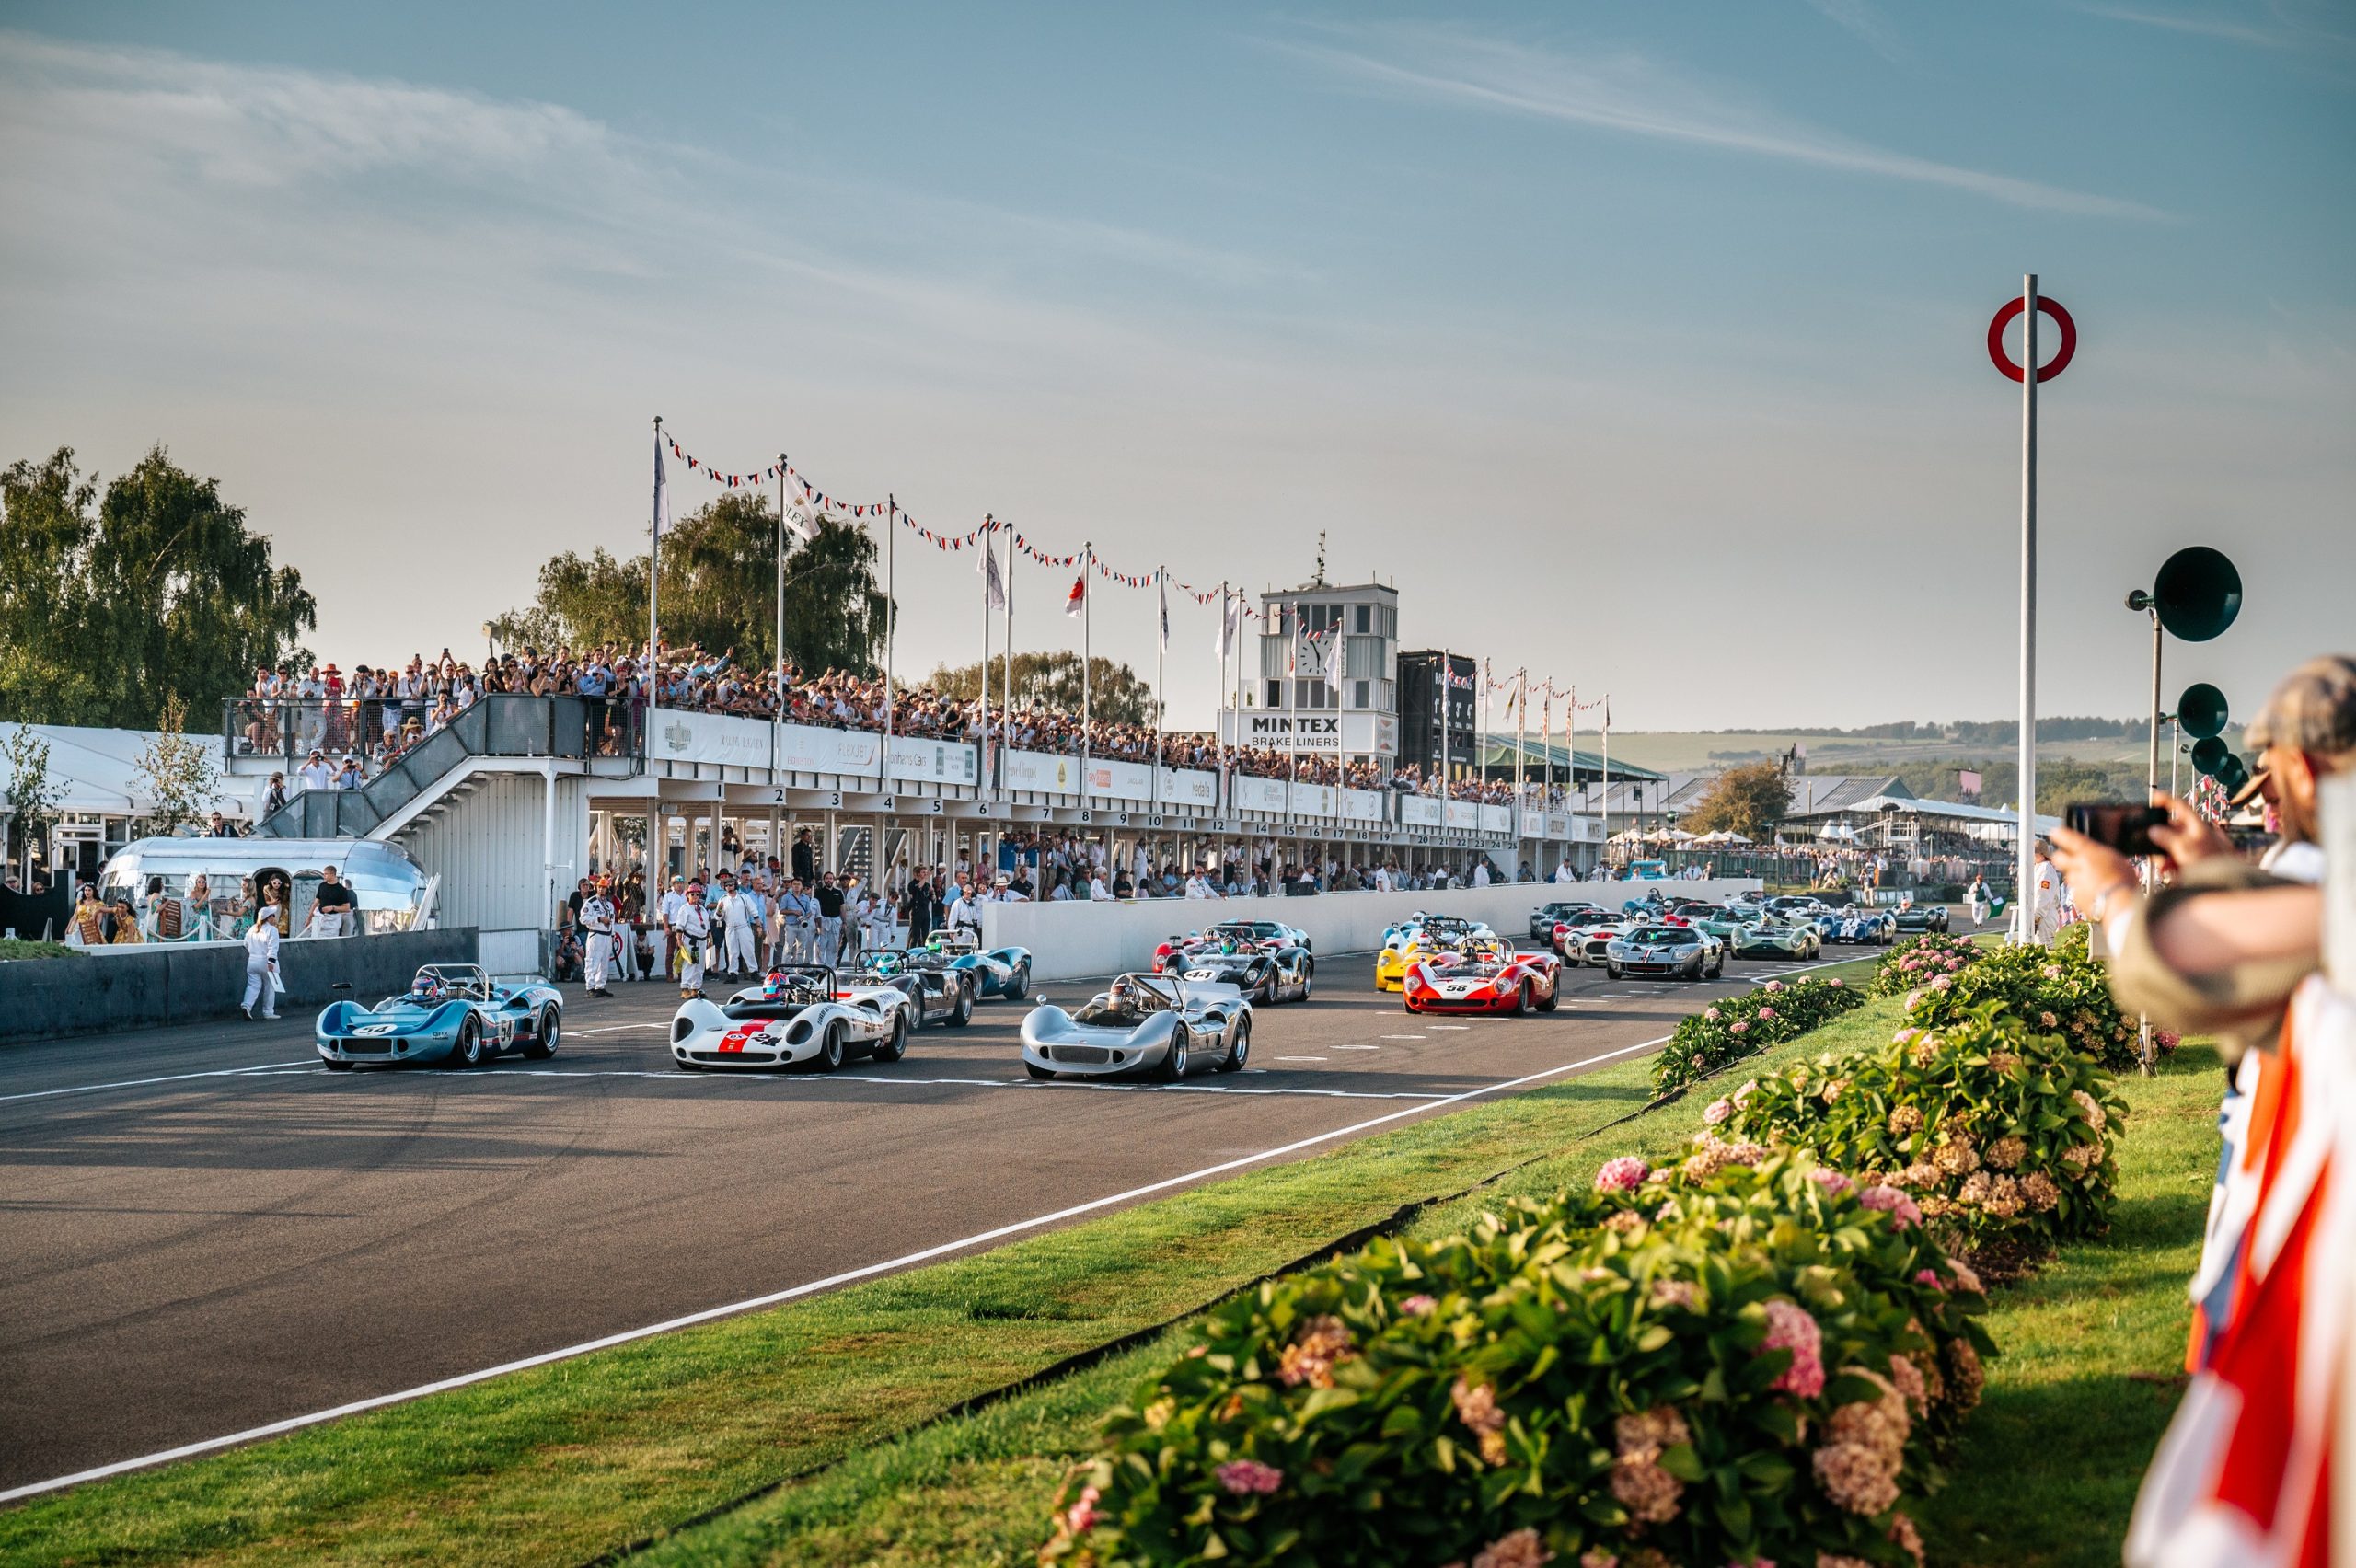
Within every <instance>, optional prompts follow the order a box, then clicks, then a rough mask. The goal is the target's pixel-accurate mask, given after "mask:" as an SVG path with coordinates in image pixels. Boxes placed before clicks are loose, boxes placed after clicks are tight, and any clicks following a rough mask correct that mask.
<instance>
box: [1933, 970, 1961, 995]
mask: <svg viewBox="0 0 2356 1568" xmlns="http://www.w3.org/2000/svg"><path fill="white" fill-rule="evenodd" d="M1931 989H1932V990H1934V991H1952V990H1954V989H1955V977H1954V976H1953V975H1951V974H1942V975H1940V976H1939V977H1938V978H1937V979H1936V980H1934V981H1932V982H1931Z"/></svg>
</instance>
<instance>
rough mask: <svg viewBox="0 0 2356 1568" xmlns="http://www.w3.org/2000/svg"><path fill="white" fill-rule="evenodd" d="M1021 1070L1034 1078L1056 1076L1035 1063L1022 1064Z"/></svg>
mask: <svg viewBox="0 0 2356 1568" xmlns="http://www.w3.org/2000/svg"><path fill="white" fill-rule="evenodd" d="M1022 1068H1023V1070H1024V1071H1025V1072H1027V1073H1029V1074H1030V1075H1031V1076H1032V1077H1033V1078H1054V1077H1055V1076H1056V1075H1055V1074H1053V1073H1051V1072H1049V1071H1048V1070H1047V1069H1046V1068H1045V1067H1043V1066H1040V1065H1039V1064H1038V1063H1036V1062H1025V1063H1023V1064H1022Z"/></svg>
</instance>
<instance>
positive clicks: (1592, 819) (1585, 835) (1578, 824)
mask: <svg viewBox="0 0 2356 1568" xmlns="http://www.w3.org/2000/svg"><path fill="white" fill-rule="evenodd" d="M1571 842H1572V843H1574V844H1600V843H1602V842H1603V819H1602V818H1601V817H1600V816H1575V817H1573V818H1571Z"/></svg>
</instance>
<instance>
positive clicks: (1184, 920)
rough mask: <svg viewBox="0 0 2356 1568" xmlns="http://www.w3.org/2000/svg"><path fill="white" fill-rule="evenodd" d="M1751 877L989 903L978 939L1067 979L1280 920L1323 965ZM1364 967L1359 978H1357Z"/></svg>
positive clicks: (1755, 886) (1751, 888)
mask: <svg viewBox="0 0 2356 1568" xmlns="http://www.w3.org/2000/svg"><path fill="white" fill-rule="evenodd" d="M1759 886H1760V883H1759V880H1758V879H1757V878H1756V877H1750V878H1740V879H1728V880H1720V881H1714V882H1503V883H1499V884H1498V885H1497V886H1496V887H1473V888H1458V889H1455V890H1453V891H1449V892H1438V891H1431V892H1425V893H1333V894H1320V895H1318V896H1315V897H1310V898H1228V899H1183V898H1155V899H1141V900H1138V901H1137V902H1135V903H1130V904H1085V903H1077V902H1074V903H1063V904H987V905H983V906H982V940H983V942H984V944H985V945H987V946H989V947H994V948H997V947H1022V948H1029V949H1030V950H1031V956H1032V973H1033V974H1034V975H1036V976H1037V977H1038V978H1039V979H1041V980H1070V979H1077V978H1080V977H1083V976H1087V977H1092V976H1095V975H1100V974H1118V973H1119V972H1120V971H1122V970H1124V969H1144V968H1149V967H1150V966H1151V964H1152V963H1153V949H1154V945H1155V944H1156V943H1157V942H1160V941H1161V940H1162V939H1163V938H1164V937H1168V936H1172V935H1174V934H1176V933H1178V932H1182V931H1194V930H1200V929H1201V928H1203V927H1205V926H1207V925H1212V924H1214V923H1216V922H1218V921H1220V920H1281V921H1283V922H1284V923H1285V924H1286V925H1288V926H1298V927H1299V928H1301V929H1302V930H1304V931H1306V932H1308V933H1309V938H1310V941H1311V945H1312V946H1313V947H1314V948H1315V949H1316V951H1317V954H1318V956H1319V958H1320V960H1321V961H1322V960H1324V959H1326V958H1328V957H1329V956H1330V955H1334V954H1340V953H1363V952H1369V951H1372V950H1373V949H1375V948H1377V947H1380V945H1381V943H1382V933H1383V930H1384V928H1386V927H1389V926H1391V925H1392V924H1394V923H1396V922H1397V921H1398V920H1400V919H1401V918H1403V917H1405V916H1408V915H1412V914H1414V913H1415V911H1416V910H1418V909H1422V910H1427V911H1431V912H1433V913H1436V914H1446V915H1461V916H1464V917H1466V918H1468V919H1473V920H1486V921H1487V922H1488V923H1489V924H1490V925H1491V926H1492V927H1494V928H1496V931H1497V934H1498V935H1500V936H1503V937H1507V938H1510V939H1512V940H1516V941H1523V940H1527V939H1528V934H1529V931H1530V911H1531V910H1533V909H1535V908H1537V907H1538V906H1539V905H1542V904H1550V903H1553V901H1554V900H1556V899H1558V898H1560V899H1585V900H1587V901H1588V903H1590V904H1600V905H1604V906H1605V907H1606V908H1611V907H1613V906H1615V905H1619V904H1621V903H1623V902H1625V901H1626V900H1629V899H1633V898H1642V897H1643V896H1644V895H1645V894H1646V892H1647V891H1649V890H1650V889H1652V888H1655V887H1657V888H1659V889H1660V890H1661V892H1662V894H1663V895H1664V896H1665V897H1669V898H1700V899H1706V900H1709V901H1710V902H1712V903H1715V902H1717V901H1719V900H1721V899H1726V898H1731V897H1733V896H1734V895H1735V894H1738V893H1756V892H1758V891H1759ZM1369 963H1370V961H1362V960H1352V961H1351V963H1350V964H1349V965H1348V966H1345V967H1344V968H1342V969H1340V970H1338V971H1334V972H1332V973H1330V974H1329V975H1328V976H1327V978H1328V979H1329V980H1339V981H1342V982H1344V983H1355V982H1354V981H1352V980H1351V978H1350V977H1351V976H1352V975H1353V974H1355V975H1356V978H1357V980H1363V981H1365V982H1366V983H1367V984H1369V985H1371V984H1372V983H1373V980H1372V975H1373V970H1372V969H1371V968H1370V967H1369V966H1368V965H1369ZM1360 969H1363V970H1364V971H1365V972H1364V973H1363V974H1358V973H1357V971H1358V970H1360Z"/></svg>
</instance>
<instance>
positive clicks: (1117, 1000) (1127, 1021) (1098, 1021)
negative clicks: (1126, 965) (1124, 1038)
mask: <svg viewBox="0 0 2356 1568" xmlns="http://www.w3.org/2000/svg"><path fill="white" fill-rule="evenodd" d="M1140 991H1141V987H1140V986H1138V983H1137V982H1136V981H1135V980H1133V979H1131V978H1130V977H1129V976H1127V975H1126V974H1124V975H1122V976H1121V977H1120V978H1119V979H1117V980H1115V981H1114V982H1113V988H1112V989H1111V990H1109V991H1107V992H1105V993H1104V995H1103V997H1099V998H1098V999H1097V1000H1095V1001H1091V1002H1090V1003H1089V1004H1088V1005H1087V1006H1086V1007H1084V1008H1082V1009H1080V1010H1079V1011H1078V1012H1076V1013H1074V1014H1072V1021H1073V1022H1074V1023H1086V1024H1093V1025H1095V1026H1096V1027H1097V1028H1099V1029H1135V1028H1136V1027H1137V1026H1138V1024H1139V1023H1142V1022H1143V1021H1144V1020H1145V998H1144V997H1143V996H1142V995H1140Z"/></svg>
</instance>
